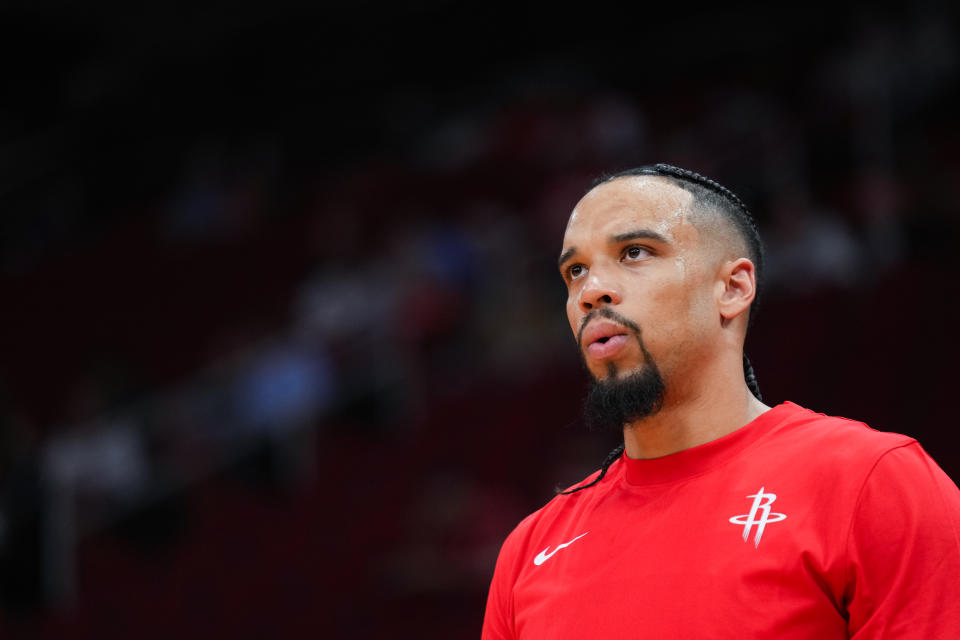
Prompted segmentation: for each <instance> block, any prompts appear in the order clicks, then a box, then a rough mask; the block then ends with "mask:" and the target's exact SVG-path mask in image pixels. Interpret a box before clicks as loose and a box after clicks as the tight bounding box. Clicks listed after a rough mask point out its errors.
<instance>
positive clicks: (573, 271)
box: [567, 264, 586, 280]
mask: <svg viewBox="0 0 960 640" xmlns="http://www.w3.org/2000/svg"><path fill="white" fill-rule="evenodd" d="M585 271H586V269H584V268H583V265H582V264H575V265H573V266H572V267H570V268H569V269H567V273H568V274H569V275H570V279H571V280H576V279H577V278H579V277H580V276H582V275H583V274H584V272H585Z"/></svg>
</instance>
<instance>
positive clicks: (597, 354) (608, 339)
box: [587, 333, 627, 360]
mask: <svg viewBox="0 0 960 640" xmlns="http://www.w3.org/2000/svg"><path fill="white" fill-rule="evenodd" d="M626 343H627V334H625V333H618V334H616V335H612V336H601V337H599V338H597V339H596V340H594V341H593V342H591V343H590V344H589V345H587V354H588V355H589V356H590V357H591V358H593V359H595V360H603V359H606V358H612V357H613V356H615V355H617V354H618V353H619V352H620V350H621V349H623V347H624V345H625V344H626Z"/></svg>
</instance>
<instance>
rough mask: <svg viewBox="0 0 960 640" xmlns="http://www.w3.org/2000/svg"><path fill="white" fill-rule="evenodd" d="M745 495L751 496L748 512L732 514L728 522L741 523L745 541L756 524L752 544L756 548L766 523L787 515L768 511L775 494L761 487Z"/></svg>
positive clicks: (775, 496) (778, 520)
mask: <svg viewBox="0 0 960 640" xmlns="http://www.w3.org/2000/svg"><path fill="white" fill-rule="evenodd" d="M747 497H748V498H753V506H752V507H750V513H746V514H743V515H739V516H733V517H732V518H730V522H732V523H733V524H742V525H743V541H744V542H746V541H747V538H749V537H750V530H751V529H753V527H754V526H756V527H757V532H756V533H755V534H754V536H753V546H754V548H757V547H759V546H760V537H761V536H762V535H763V530H764V529H765V528H766V526H767V523H768V522H780V521H781V520H783V519H784V518H786V517H787V516H786V514H783V513H771V512H770V505H771V504H773V501H774V500H776V499H777V494H775V493H764V492H763V487H760V491H757V492H756V493H755V494H753V495H752V496H747ZM758 516H759V517H758Z"/></svg>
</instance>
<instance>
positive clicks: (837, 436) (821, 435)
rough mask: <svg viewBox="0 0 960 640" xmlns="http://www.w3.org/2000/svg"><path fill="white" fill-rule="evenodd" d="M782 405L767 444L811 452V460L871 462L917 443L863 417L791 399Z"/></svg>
mask: <svg viewBox="0 0 960 640" xmlns="http://www.w3.org/2000/svg"><path fill="white" fill-rule="evenodd" d="M780 406H781V407H782V414H783V416H782V419H781V421H780V423H779V424H778V425H777V427H776V428H774V429H773V431H772V432H771V434H770V435H771V437H770V438H768V439H766V442H765V445H766V446H769V447H774V448H777V447H783V448H789V449H794V450H797V451H798V452H808V453H809V454H810V455H811V456H813V457H812V458H811V460H817V459H820V460H836V459H842V460H844V461H851V460H854V459H859V460H863V461H865V462H870V461H873V460H876V459H877V458H879V457H880V456H882V455H883V454H885V453H886V452H888V451H890V450H892V449H896V448H899V447H902V446H906V445H910V444H913V443H915V442H916V440H915V439H914V438H912V437H910V436H908V435H904V434H902V433H895V432H890V431H882V430H880V429H877V428H874V427H872V426H870V425H868V424H867V423H866V422H862V421H860V420H853V419H850V418H844V417H841V416H835V415H828V414H826V413H818V412H815V411H812V410H810V409H806V408H804V407H801V406H800V405H797V404H794V403H792V402H786V403H784V404H783V405H780ZM778 408H779V407H778Z"/></svg>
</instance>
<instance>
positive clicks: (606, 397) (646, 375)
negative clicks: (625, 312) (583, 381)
mask: <svg viewBox="0 0 960 640" xmlns="http://www.w3.org/2000/svg"><path fill="white" fill-rule="evenodd" d="M597 316H599V317H603V318H607V319H610V320H613V321H614V322H617V323H619V324H621V325H623V326H624V327H625V328H627V329H628V330H629V331H630V332H631V334H633V338H634V339H635V340H636V341H637V344H638V345H639V346H640V352H641V353H642V354H643V358H644V363H643V364H642V365H641V366H640V367H639V368H638V369H637V370H636V371H632V372H631V373H629V374H627V375H624V376H620V377H618V376H617V368H616V365H614V363H612V362H611V363H609V364H608V371H607V377H606V378H603V379H598V378H595V377H594V378H593V380H592V381H591V383H590V388H589V390H588V392H587V397H586V400H585V401H584V406H583V417H584V420H585V421H586V423H587V426H588V427H589V428H591V429H594V430H600V431H613V432H616V433H620V432H622V430H623V428H624V427H625V426H626V425H628V424H630V423H631V422H635V421H637V420H642V419H643V418H646V417H648V416H652V415H654V414H655V413H657V412H658V411H660V409H661V408H662V407H663V398H664V395H665V394H666V385H665V384H664V382H663V377H662V376H661V375H660V369H659V368H657V363H656V362H655V361H654V360H653V357H652V356H651V355H650V352H649V351H647V349H646V346H645V345H644V344H643V337H642V336H641V332H640V327H639V326H638V325H637V324H636V323H635V322H633V321H631V320H630V319H628V318H625V317H623V316H621V315H620V314H618V313H616V312H614V311H612V310H610V309H608V308H606V307H603V308H600V309H596V310H594V311H593V312H591V313H590V314H588V315H587V317H586V318H584V322H583V324H582V326H581V328H580V332H579V333H578V335H577V342H578V343H580V342H581V336H582V335H583V330H584V329H585V328H586V326H587V324H588V323H589V322H590V320H591V319H592V318H594V317H597ZM580 347H581V350H580V355H581V357H583V348H582V347H583V345H582V344H580ZM584 366H586V361H585V360H584ZM587 370H588V372H589V369H587Z"/></svg>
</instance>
